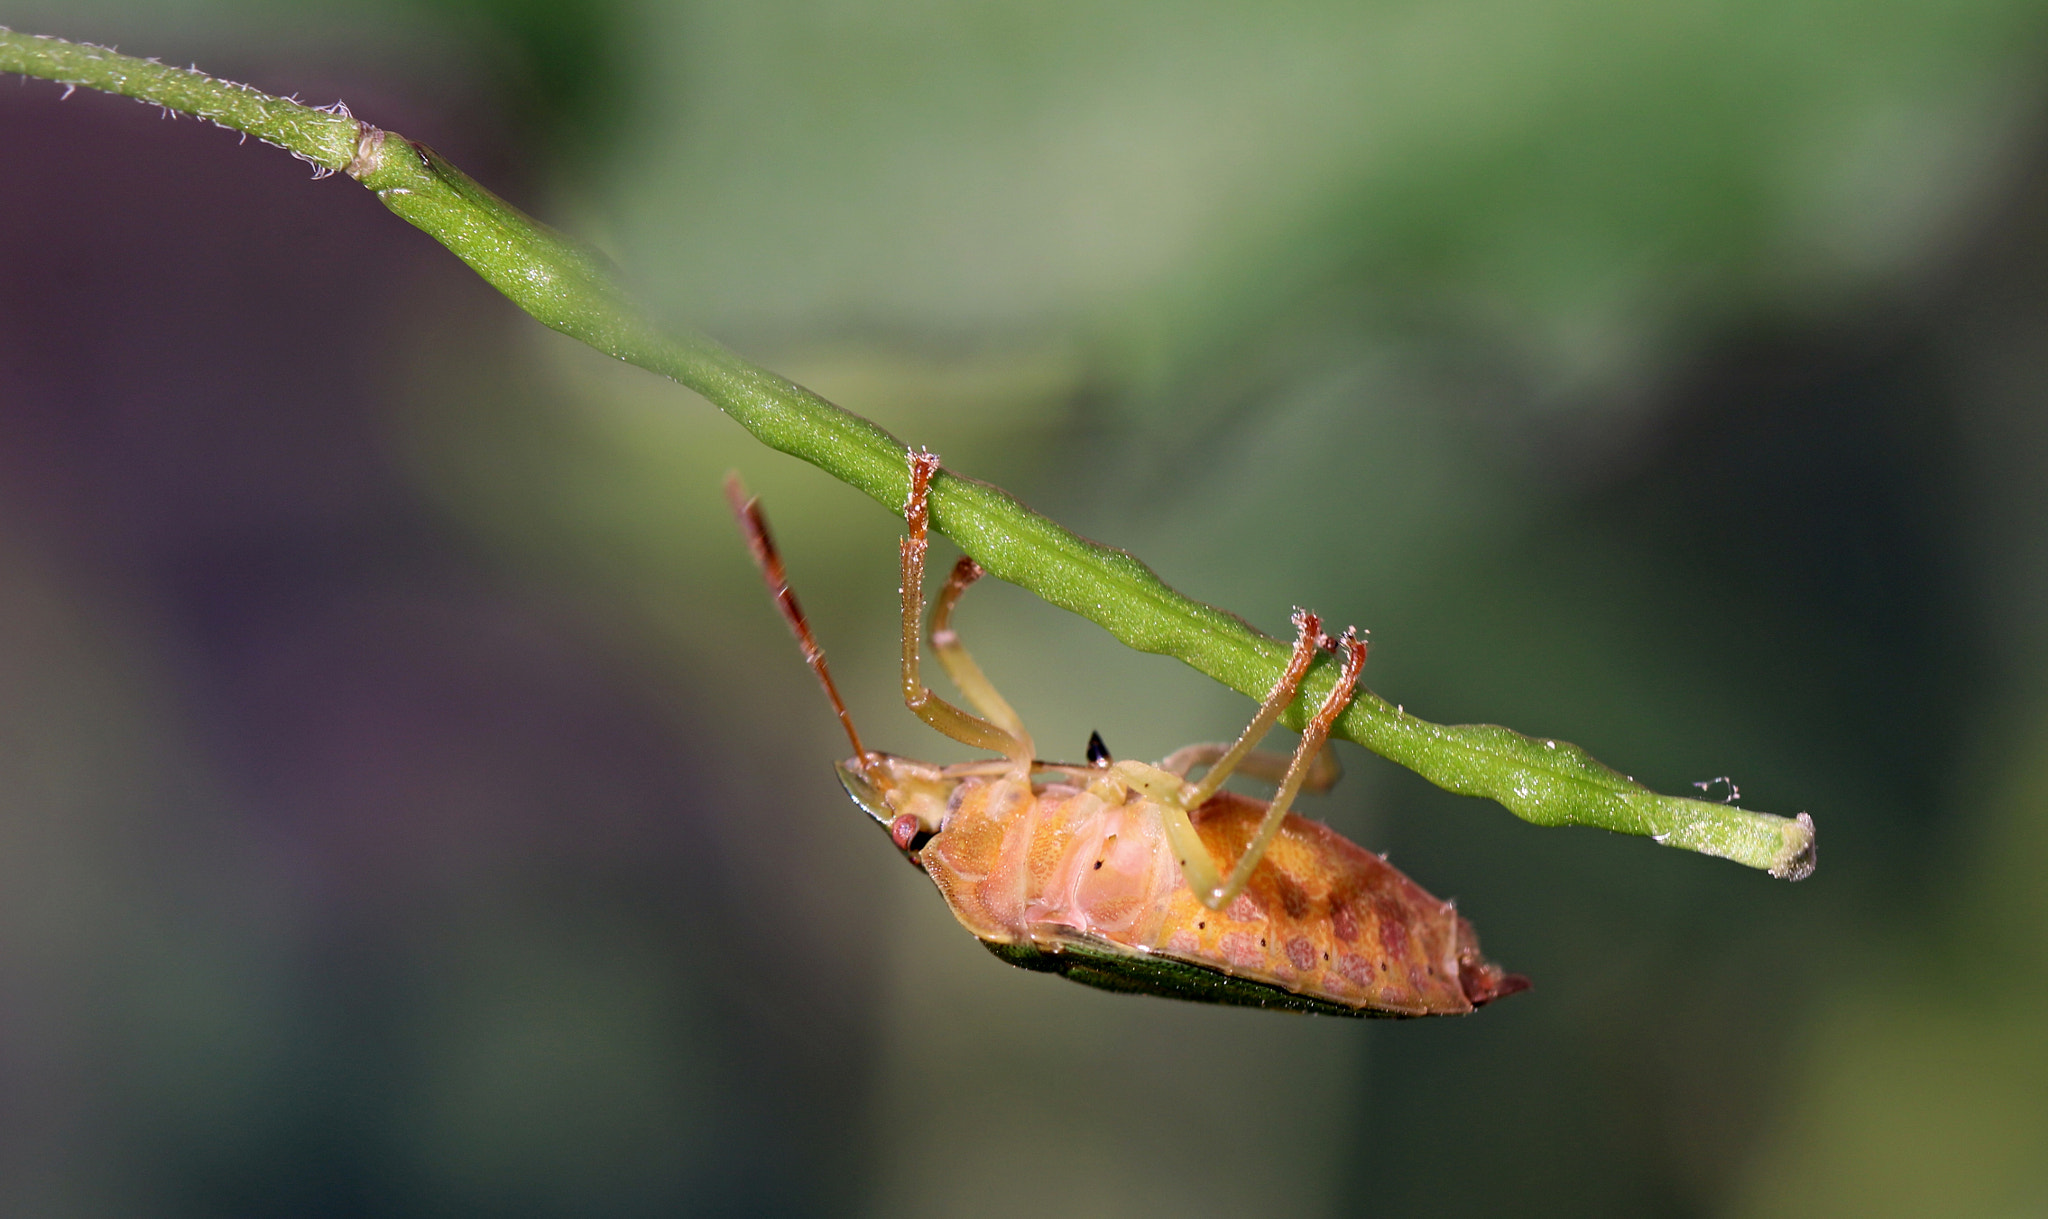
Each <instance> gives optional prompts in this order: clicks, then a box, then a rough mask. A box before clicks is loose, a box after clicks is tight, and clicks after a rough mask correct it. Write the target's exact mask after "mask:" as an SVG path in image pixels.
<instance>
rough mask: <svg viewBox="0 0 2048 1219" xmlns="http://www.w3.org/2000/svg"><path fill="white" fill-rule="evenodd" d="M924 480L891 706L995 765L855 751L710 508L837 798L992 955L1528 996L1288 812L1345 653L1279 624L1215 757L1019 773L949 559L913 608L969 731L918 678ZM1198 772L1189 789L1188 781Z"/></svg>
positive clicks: (976, 574)
mask: <svg viewBox="0 0 2048 1219" xmlns="http://www.w3.org/2000/svg"><path fill="white" fill-rule="evenodd" d="M938 471H939V460H938V458H937V457H935V456H933V455H932V454H930V453H925V452H914V453H912V454H911V455H910V493H909V497H908V500H907V502H906V503H905V505H904V521H905V524H906V526H907V535H906V536H905V537H904V538H903V540H902V547H901V555H900V560H901V564H902V601H903V604H902V611H903V631H902V645H903V664H902V677H903V699H904V703H905V704H906V705H907V706H908V707H909V708H910V710H911V711H912V712H914V713H915V714H916V715H917V716H918V717H919V718H920V719H922V720H924V721H925V722H926V723H927V724H930V725H931V726H932V727H933V728H936V729H938V730H939V731H940V732H942V733H944V734H946V735H947V736H949V737H952V738H953V739H954V740H957V741H961V742H963V743H965V744H967V745H971V746H973V747H975V748H977V749H982V750H986V751H988V752H989V753H992V754H995V755H997V757H996V758H995V759H992V760H987V761H980V762H968V763H962V764H957V765H951V766H939V765H934V764H932V763H928V762H919V761H915V760H912V759H910V758H902V757H897V756H894V755H892V754H886V753H880V752H878V751H875V750H871V749H868V748H867V747H865V746H863V745H862V744H861V740H860V734H859V733H858V732H857V731H855V729H854V725H853V718H852V716H850V715H849V714H848V713H847V710H846V704H845V703H844V702H843V701H842V700H841V699H840V697H839V692H838V689H837V688H836V687H835V686H834V685H833V683H832V675H831V672H830V670H829V669H827V668H826V665H825V654H824V652H823V650H821V649H820V648H819V647H818V643H817V640H816V638H815V637H814V636H813V635H812V633H811V629H810V625H809V624H808V623H807V622H806V621H805V619H804V615H803V611H802V610H801V609H800V608H799V607H798V605H797V601H796V597H795V596H794V594H792V593H791V592H790V588H789V581H788V578H787V576H786V574H785V572H784V570H783V565H782V559H781V557H780V556H779V555H778V554H777V552H776V549H775V543H774V541H773V539H772V538H771V537H770V536H769V533H768V526H767V522H766V520H765V519H764V518H763V516H762V514H761V509H760V505H759V504H758V502H756V501H754V500H751V499H748V498H747V496H746V493H745V491H744V490H742V489H741V487H740V484H739V480H738V478H737V476H734V477H732V478H729V479H728V480H727V483H726V493H727V495H728V497H729V498H730V499H731V501H732V507H733V512H734V515H735V516H736V517H737V518H738V520H739V524H740V528H741V530H742V532H743V533H744V534H745V535H746V538H747V542H748V544H749V546H750V548H751V549H752V551H753V554H754V558H755V561H756V562H757V563H758V564H759V565H760V568H761V572H762V575H763V576H764V577H765V578H766V580H767V582H768V588H769V591H770V593H771V594H772V595H773V596H774V598H775V602H776V605H777V606H778V607H779V608H780V609H781V611H782V614H783V617H784V618H785V619H787V620H788V622H789V625H790V628H791V629H792V630H793V631H794V632H795V633H796V638H797V642H798V644H799V645H800V646H801V647H802V649H803V654H804V659H805V660H806V661H807V662H808V663H809V664H810V666H811V668H812V670H813V671H814V672H815V673H816V674H817V676H818V680H819V682H820V683H821V684H822V685H823V686H824V688H825V693H826V696H827V697H828V698H830V699H831V702H832V708H833V710H834V711H835V712H837V714H838V716H839V721H840V724H841V725H842V726H843V727H844V728H845V729H846V736H847V739H848V740H849V741H850V742H851V743H852V745H853V756H852V757H850V758H848V759H846V760H845V761H844V762H841V763H840V764H839V768H838V769H839V779H840V782H841V783H842V784H844V785H845V787H846V790H847V792H848V794H850V795H851V796H852V797H853V800H854V802H855V803H856V804H858V805H860V807H861V808H863V809H865V810H867V812H868V814H869V815H870V816H872V817H873V818H874V819H875V820H876V821H877V822H879V823H880V824H881V825H882V826H883V828H884V829H886V830H887V831H888V833H889V838H890V840H891V841H892V842H893V843H895V845H896V849H897V850H899V851H901V852H902V853H903V854H904V856H905V857H906V858H908V859H909V860H910V862H911V863H912V864H914V865H916V867H917V868H918V869H919V870H920V871H922V872H924V874H925V875H926V876H928V877H930V878H931V881H932V883H933V884H934V885H936V886H937V887H938V890H939V895H940V896H941V897H943V898H944V899H945V901H946V905H947V906H948V907H949V908H950V909H951V910H952V912H953V916H954V917H955V918H957V919H958V920H959V921H960V923H961V925H962V926H964V927H966V928H967V930H968V931H970V932H972V933H973V934H974V936H975V938H977V939H979V940H980V941H981V942H982V944H983V945H984V946H985V947H987V948H988V949H989V951H991V952H993V953H994V954H995V955H996V956H998V957H1001V958H1002V959H1003V960H1005V961H1008V962H1010V963H1011V964H1013V965H1018V966H1021V967H1023V968H1025V969H1033V970H1041V971H1046V972H1050V973H1058V974H1064V975H1065V976H1066V977H1068V978H1071V979H1073V980H1074V981H1077V982H1083V983H1086V984H1088V985H1091V986H1098V987H1102V988H1104V989H1107V990H1116V991H1129V992H1139V993H1146V994H1156V995H1166V996H1170V997H1173V998H1180V999H1191V1000H1195V1001H1198V1002H1206V1003H1226V1004H1238V1005H1245V1006H1251V1007H1267V1008H1278V1009H1282V1010H1292V1011H1306V1012H1320V1013H1324V1014H1329V1015H1341V1016H1438V1015H1454V1014H1463V1013H1467V1012H1470V1011H1472V1010H1473V1009H1474V1008H1477V1007H1479V1006H1481V1005H1483V1004H1486V1003H1489V1002H1491V1001H1493V1000H1495V999H1498V998H1501V997H1502V996H1504V995H1510V994H1513V993H1515V992H1516V991H1519V990H1523V989H1526V988H1527V987H1528V985H1529V982H1528V980H1527V979H1526V978H1523V977H1521V976H1520V975H1518V974H1510V973H1507V972H1505V971H1503V970H1502V969H1501V968H1500V967H1499V966H1497V965H1494V964H1493V963H1492V962H1490V961H1488V960H1486V959H1485V958H1484V957H1482V956H1481V955H1480V953H1479V941H1478V938H1477V937H1476V936H1475V935H1474V933H1473V931H1472V926H1471V924H1470V923H1467V922H1466V921H1465V920H1464V919H1463V918H1460V917H1459V916H1458V913H1457V910H1456V909H1455V907H1454V906H1453V904H1452V903H1450V902H1446V901H1439V900H1437V899H1436V898H1434V897H1431V896H1430V895H1429V894H1428V893H1427V892H1425V891H1424V890H1423V889H1422V887H1421V886H1420V885H1418V884H1416V883H1415V882H1414V881H1412V880H1410V879H1408V878H1407V877H1406V876H1404V875H1402V874H1401V873H1400V872H1399V871H1398V870H1396V869H1395V868H1394V867H1393V866H1392V865H1390V864H1388V863H1387V862H1386V860H1384V859H1382V858H1381V857H1380V856H1378V855H1375V854H1373V853H1372V852H1371V851H1368V850H1365V849H1364V848H1362V847H1359V846H1357V845H1355V844H1353V843H1352V842H1350V841H1349V840H1347V839H1345V838H1344V837H1342V836H1341V835H1339V834H1337V833H1335V832H1334V831H1332V830H1330V829H1328V828H1327V827H1325V826H1323V825H1321V824H1319V823H1317V822H1314V821H1309V820H1306V819H1304V818H1301V817H1298V816H1294V815H1292V814H1290V813H1289V812H1288V808H1289V807H1290V806H1291V805H1292V804H1293V802H1294V798H1295V796H1296V795H1297V794H1298V793H1299V792H1300V791H1301V790H1302V789H1303V788H1304V787H1306V788H1309V789H1311V790H1319V789H1321V788H1324V787H1327V786H1328V785H1329V784H1330V783H1332V782H1334V781H1335V779H1336V770H1337V768H1336V766H1335V764H1334V762H1333V761H1332V760H1331V759H1330V757H1329V755H1328V754H1327V753H1326V752H1325V749H1324V745H1325V743H1326V741H1327V738H1328V736H1329V730H1330V725H1331V724H1332V723H1333V722H1334V721H1335V720H1336V718H1337V716H1338V714H1339V713H1340V712H1342V711H1343V710H1344V708H1345V706H1346V705H1347V704H1348V703H1349V702H1350V701H1351V698H1352V695H1353V693H1354V692H1355V690H1356V688H1357V683H1358V675H1359V671H1360V669H1361V668H1362V667H1363V666H1364V664H1365V656H1366V645H1365V643H1364V641H1362V640H1360V639H1359V638H1358V637H1357V634H1356V633H1355V632H1353V631H1349V630H1347V631H1345V632H1344V634H1343V635H1342V637H1341V638H1339V639H1337V640H1334V641H1333V640H1330V639H1328V638H1327V637H1325V636H1324V635H1323V634H1322V630H1321V624H1320V622H1319V620H1318V619H1317V618H1316V616H1315V615H1314V614H1311V613H1308V612H1306V611H1299V610H1298V611H1296V613H1295V615H1294V627H1295V639H1294V648H1293V652H1292V653H1291V655H1290V658H1289V661H1288V665H1287V668H1286V670H1285V672H1283V673H1282V674H1281V677H1280V680H1279V681H1277V682H1275V683H1274V685H1273V688H1272V690H1271V692H1269V693H1268V694H1267V696H1266V699H1265V701H1264V702H1263V703H1262V704H1261V705H1260V707H1259V710H1258V713H1257V714H1256V715H1255V716H1253V717H1252V722H1251V724H1250V725H1249V726H1248V727H1246V729H1245V731H1244V733H1243V734H1242V735H1241V736H1239V737H1238V739H1237V741H1236V742H1235V743H1234V744H1230V745H1191V746H1188V747H1186V748H1184V749H1181V750H1178V751H1176V752H1175V753H1173V754H1172V755H1171V756H1169V757H1167V758H1166V759H1164V760H1163V761H1161V762H1159V763H1158V764H1157V765H1150V764H1147V763H1143V762H1133V761H1118V760H1115V759H1113V758H1112V757H1111V756H1110V753H1109V750H1108V749H1106V748H1105V747H1104V746H1103V744H1102V741H1101V738H1100V737H1099V736H1098V737H1092V738H1091V739H1090V741H1089V747H1088V750H1087V754H1086V761H1085V762H1084V763H1082V764H1078V765H1071V764H1065V763H1056V762H1045V761H1041V760H1039V759H1038V758H1037V756H1036V753H1035V751H1034V749H1033V746H1032V742H1031V736H1030V734H1029V733H1028V732H1026V731H1025V728H1024V724H1023V721H1022V720H1021V719H1019V718H1018V716H1017V713H1016V712H1015V711H1014V710H1012V709H1011V707H1010V705H1009V703H1008V702H1006V701H1005V700H1004V699H1003V697H1002V695H1000V694H999V693H997V692H996V689H995V687H994V686H993V685H992V684H991V683H990V682H989V680H988V678H987V677H986V676H985V675H984V674H983V673H982V671H981V668H980V666H979V665H977V664H976V663H975V662H974V658H973V657H972V656H971V655H969V653H968V651H967V649H966V648H965V647H964V646H963V645H962V644H961V643H960V639H959V636H958V635H957V634H955V633H954V631H953V628H952V615H953V608H954V605H955V604H956V603H957V602H958V601H959V599H960V595H961V594H962V593H964V592H965V591H966V590H967V588H968V586H969V585H971V584H973V583H974V582H975V581H976V580H977V579H979V578H980V577H981V575H982V570H981V568H980V566H979V565H978V564H976V563H975V562H974V560H973V559H971V558H965V557H963V558H962V559H961V560H960V561H959V563H958V564H957V565H956V566H955V567H954V568H953V572H952V575H951V577H950V578H949V579H948V580H947V581H946V584H945V586H944V588H943V589H941V591H940V592H939V595H938V597H937V598H936V600H935V601H934V602H933V606H932V614H931V623H930V629H929V640H930V645H931V649H932V651H933V653H934V654H935V655H937V657H938V658H939V663H940V665H941V666H942V667H943V668H944V669H945V670H946V673H947V675H948V676H949V677H950V678H951V679H952V681H953V684H954V685H955V686H956V687H958V688H959V690H960V692H961V693H962V694H963V695H965V696H966V699H967V701H968V702H969V703H970V704H971V705H972V706H973V707H974V709H975V710H976V711H978V712H979V713H980V714H979V715H976V714H971V713H969V712H967V711H965V710H962V709H961V708H959V707H956V706H954V705H953V704H952V703H949V702H947V701H946V700H945V699H943V698H940V697H939V696H938V695H936V694H934V693H933V692H932V691H931V689H930V688H929V687H928V686H926V685H925V684H924V680H923V678H922V676H921V674H920V666H919V660H920V655H919V654H920V647H919V635H920V631H919V620H920V618H922V617H923V613H924V563H925V551H926V547H927V532H928V521H929V513H928V509H927V503H928V496H929V492H930V489H931V484H932V480H933V479H934V477H936V476H937V474H938ZM1325 650H1334V651H1335V652H1336V653H1337V654H1338V657H1339V661H1340V669H1339V676H1338V680H1337V683H1336V685H1335V687H1334V688H1333V689H1332V690H1331V692H1330V693H1329V695H1328V696H1327V697H1325V698H1324V699H1323V701H1322V703H1321V705H1320V706H1319V707H1318V708H1316V710H1315V712H1314V713H1313V714H1312V715H1311V716H1310V717H1309V721H1308V725H1307V727H1306V729H1305V730H1304V731H1303V733H1302V736H1301V741H1300V744H1299V745H1298V746H1297V747H1296V748H1295V750H1294V752H1293V754H1292V755H1291V756H1285V757H1283V756H1281V755H1278V754H1272V753H1264V752H1260V751H1258V750H1257V748H1256V747H1257V745H1258V743H1259V741H1260V739H1261V738H1262V737H1264V736H1265V734H1266V732H1267V730H1269V729H1270V728H1271V727H1272V726H1273V724H1274V722H1275V721H1277V720H1278V719H1279V718H1280V715H1281V713H1282V712H1283V711H1285V710H1286V709H1287V706H1288V705H1289V704H1290V703H1292V702H1293V701H1294V699H1295V697H1296V695H1297V694H1298V693H1299V692H1300V689H1301V683H1302V679H1303V678H1304V677H1305V676H1306V675H1307V673H1308V671H1309V668H1310V666H1311V665H1312V664H1313V663H1314V662H1315V659H1316V657H1317V655H1318V654H1319V653H1321V652H1323V651H1325ZM1197 768H1202V769H1203V773H1202V777H1201V778H1200V780H1199V781H1195V780H1191V779H1190V778H1189V775H1190V772H1192V771H1194V770H1196V769H1197ZM1233 773H1243V774H1246V775H1249V776H1251V777H1254V778H1259V779H1264V780H1267V781H1270V782H1273V783H1276V784H1277V785H1278V786H1277V790H1276V791H1275V792H1274V795H1273V798H1272V800H1271V801H1259V800H1254V799H1250V798H1248V797H1245V796H1241V795H1238V794H1236V793H1234V792H1230V791H1225V790H1223V786H1222V785H1223V782H1224V780H1225V779H1226V778H1228V777H1229V776H1230V775H1231V774H1233Z"/></svg>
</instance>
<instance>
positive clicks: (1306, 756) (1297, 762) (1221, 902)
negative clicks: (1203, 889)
mask: <svg viewBox="0 0 2048 1219" xmlns="http://www.w3.org/2000/svg"><path fill="white" fill-rule="evenodd" d="M1338 643H1339V645H1340V646H1341V647H1342V648H1343V649H1344V667H1343V668H1342V669H1341V670H1339V671H1338V676H1337V684H1336V685H1335V686H1334V687H1332V688H1331V690H1330V696H1329V697H1328V698H1326V699H1324V700H1323V705H1322V706H1321V707H1320V708H1318V709H1317V711H1316V713H1315V715H1314V716H1313V717H1312V718H1310V720H1309V722H1308V726H1307V727H1306V728H1305V729H1303V730H1302V734H1301V744H1300V745H1299V746H1298V747H1297V748H1296V749H1295V751H1294V761H1293V762H1292V763H1291V764H1290V765H1289V766H1288V767H1287V775H1286V777H1285V778H1283V779H1281V781H1280V790H1279V791H1277V792H1275V793H1273V803H1271V804H1269V805H1267V806H1266V816H1265V819H1264V820H1262V821H1260V822H1259V829H1258V832H1257V833H1255V834H1253V835H1252V840H1251V843H1250V844H1249V845H1248V846H1246V847H1245V849H1244V854H1243V855H1241V856H1239V857H1238V861H1237V866H1236V867H1234V868H1232V869H1231V870H1230V879H1228V880H1227V881H1225V882H1224V883H1223V886H1222V887H1221V888H1220V889H1216V890H1214V891H1212V892H1211V893H1207V894H1204V895H1203V897H1202V901H1203V904H1204V905H1206V906H1208V907H1209V908H1210V909H1211V910H1220V909H1222V908H1223V907H1224V906H1226V905H1228V904H1230V902H1231V901H1232V900H1234V899H1235V898H1236V897H1237V895H1238V894H1240V893H1242V892H1244V887H1245V885H1246V883H1248V882H1249V881H1250V880H1251V878H1252V871H1253V869H1255V868H1257V867H1258V866H1259V861H1260V860H1261V859H1264V858H1265V856H1266V848H1267V847H1269V846H1271V845H1272V844H1273V838H1274V836H1275V835H1277V834H1278V833H1279V832H1280V825H1281V823H1282V822H1284V821H1285V820H1286V819H1287V808H1288V806H1289V805H1291V804H1293V803H1294V796H1295V793H1297V792H1299V791H1300V790H1301V785H1302V782H1303V781H1304V780H1305V779H1307V778H1308V771H1309V767H1310V764H1311V762H1312V760H1313V759H1314V757H1315V755H1316V752H1317V751H1318V750H1320V749H1322V747H1323V743H1324V742H1325V741H1327V740H1328V739H1329V737H1330V725H1331V724H1334V723H1335V722H1336V721H1337V717H1338V716H1339V715H1341V714H1343V711H1344V708H1345V707H1347V706H1349V705H1350V703H1351V697H1352V695H1353V694H1355V693H1356V692H1357V690H1358V674H1359V672H1360V670H1362V669H1364V668H1365V643H1364V641H1363V640H1361V639H1359V638H1358V635H1357V632H1355V631H1351V630H1346V631H1345V632H1344V638H1343V639H1341V640H1339V641H1338Z"/></svg>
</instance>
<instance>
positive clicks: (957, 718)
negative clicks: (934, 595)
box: [902, 450, 1031, 775]
mask: <svg viewBox="0 0 2048 1219" xmlns="http://www.w3.org/2000/svg"><path fill="white" fill-rule="evenodd" d="M938 471H939V459H938V457H937V455H936V454H932V453H926V452H923V451H921V450H919V451H914V452H912V453H911V454H910V495H909V498H908V499H907V500H906V501H905V502H904V505H903V520H904V524H905V525H906V526H907V527H908V530H909V532H908V535H907V536H905V537H904V539H903V545H902V574H903V585H902V588H903V705H904V706H906V707H908V708H910V710H911V712H912V713H913V714H915V715H916V716H917V718H919V719H921V720H923V721H924V722H925V723H927V724H930V725H931V726H932V727H934V728H936V729H938V730H939V731H940V732H943V733H945V734H946V735H947V736H949V737H952V738H953V739H954V740H956V741H959V742H961V743H962V744H965V745H972V746H974V747H975V748H976V749H986V750H988V751H989V752H990V753H999V754H1002V755H1003V756H1004V757H1005V758H1008V759H1009V760H1010V762H1011V764H1012V765H1013V766H1014V767H1016V768H1018V769H1020V770H1022V771H1023V772H1024V773H1025V774H1026V775H1028V774H1029V773H1030V769H1031V743H1030V741H1029V740H1027V739H1022V738H1020V737H1018V736H1014V735H1012V734H1011V733H1009V732H1006V731H1004V730H1003V729H1002V728H1000V727H998V726H996V725H995V724H992V723H990V722H989V721H987V720H985V719H982V718H981V717H980V716H976V715H969V714H968V713H967V712H965V711H962V710H961V709H960V708H958V707H955V706H954V705H953V704H951V703H949V702H947V701H946V700H945V699H943V698H940V697H939V696H938V695H936V694H934V693H932V691H931V688H930V687H928V686H926V685H925V684H924V679H923V678H922V677H920V676H919V673H918V647H917V636H918V620H919V619H920V618H922V617H923V616H924V555H925V551H926V550H927V549H928V548H929V547H930V540H929V538H928V537H927V532H928V530H929V527H930V521H931V506H930V495H931V485H932V478H933V476H934V475H936V474H937V473H938ZM955 595H956V596H957V594H955ZM1014 715H1015V713H1014V712H1013V713H1012V716H1013V717H1014Z"/></svg>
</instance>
